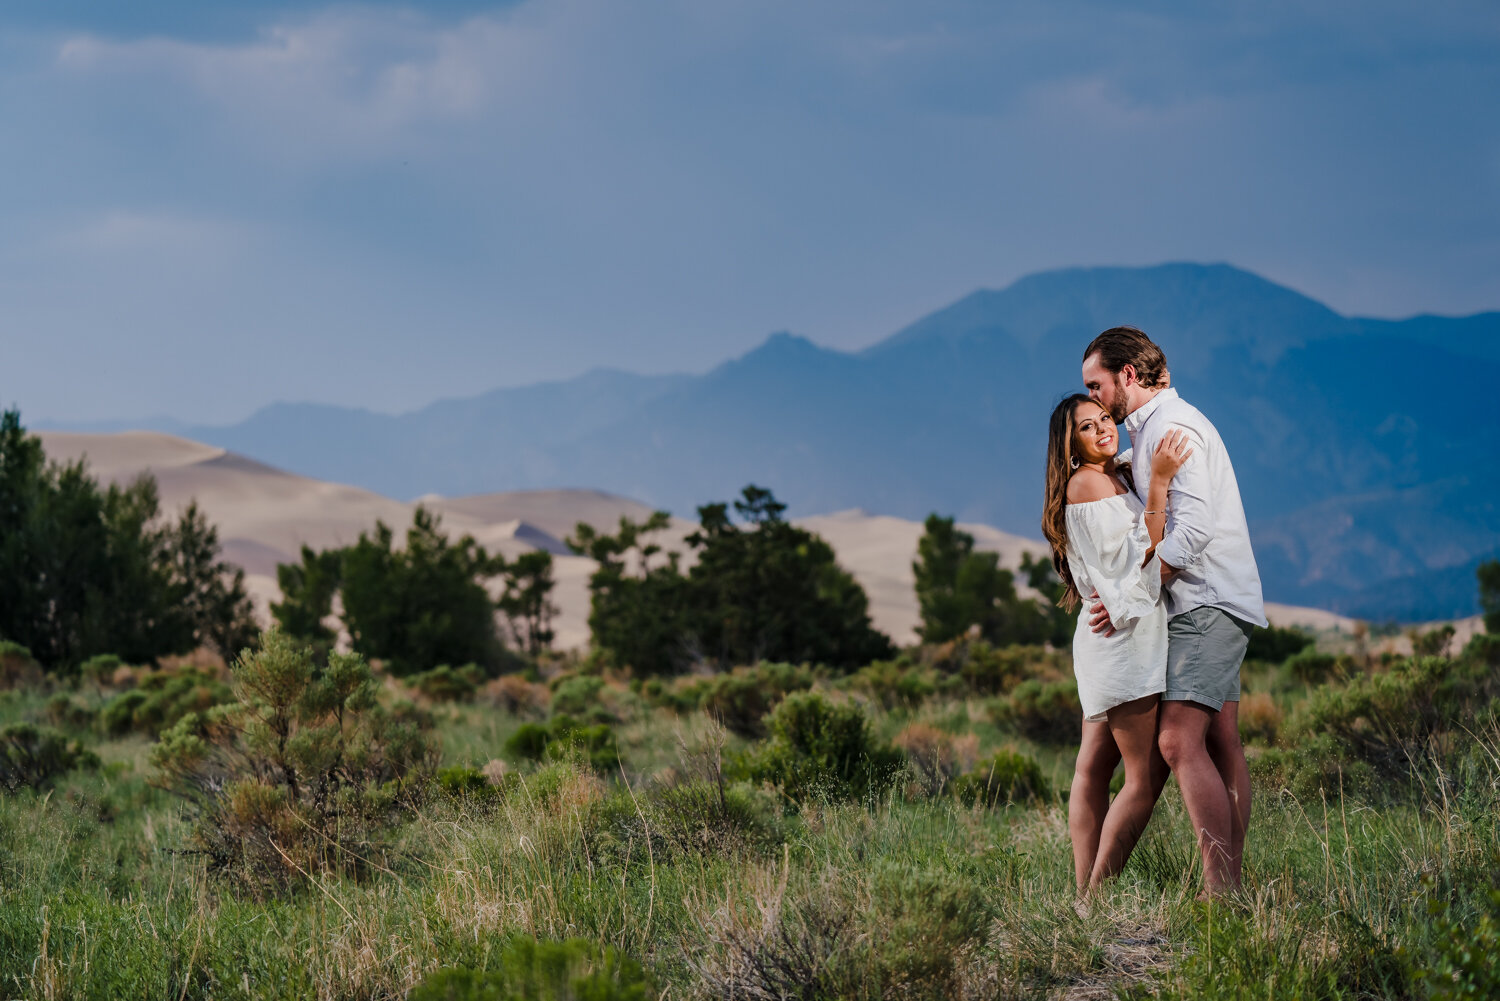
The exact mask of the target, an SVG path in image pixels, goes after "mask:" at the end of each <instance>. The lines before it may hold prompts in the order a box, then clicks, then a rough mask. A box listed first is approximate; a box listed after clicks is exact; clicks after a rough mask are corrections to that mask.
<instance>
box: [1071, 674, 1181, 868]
mask: <svg viewBox="0 0 1500 1001" xmlns="http://www.w3.org/2000/svg"><path fill="white" fill-rule="evenodd" d="M1160 701H1161V696H1159V695H1148V696H1146V697H1145V698H1143V699H1134V700H1132V701H1130V702H1126V703H1125V704H1124V705H1119V706H1115V707H1114V708H1113V709H1111V710H1110V711H1109V720H1108V725H1109V732H1110V735H1111V736H1112V737H1114V741H1115V745H1116V746H1117V747H1118V748H1119V749H1120V754H1121V755H1122V756H1123V757H1124V759H1125V786H1124V788H1122V789H1121V790H1120V792H1119V794H1118V795H1116V796H1115V799H1114V802H1113V803H1111V804H1110V805H1109V812H1108V813H1106V814H1105V817H1104V826H1103V828H1102V830H1101V831H1100V835H1099V851H1098V854H1097V855H1096V856H1095V859H1094V868H1093V870H1092V871H1091V872H1090V873H1089V889H1093V888H1094V887H1097V886H1098V885H1099V884H1100V883H1102V882H1104V881H1105V880H1106V879H1109V878H1111V877H1113V876H1115V875H1118V874H1119V872H1120V870H1121V869H1123V868H1125V860H1126V859H1128V858H1130V853H1131V851H1132V850H1133V849H1134V848H1135V844H1136V842H1137V841H1139V840H1140V838H1141V834H1142V832H1144V831H1145V830H1146V825H1147V824H1148V823H1150V821H1151V812H1152V810H1154V809H1155V808H1156V800H1157V797H1158V796H1160V795H1161V790H1162V786H1163V785H1164V784H1165V783H1166V775H1167V771H1166V764H1165V762H1164V761H1163V760H1162V757H1161V752H1160V751H1158V750H1157V747H1156V712H1157V706H1158V704H1159V703H1160Z"/></svg>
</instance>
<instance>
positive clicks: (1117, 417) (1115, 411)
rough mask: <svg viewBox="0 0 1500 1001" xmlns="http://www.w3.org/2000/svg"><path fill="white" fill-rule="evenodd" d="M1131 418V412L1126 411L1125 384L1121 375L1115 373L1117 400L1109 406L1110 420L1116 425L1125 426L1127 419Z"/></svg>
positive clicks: (1112, 401)
mask: <svg viewBox="0 0 1500 1001" xmlns="http://www.w3.org/2000/svg"><path fill="white" fill-rule="evenodd" d="M1129 416H1130V411H1129V410H1126V409H1125V384H1124V382H1123V381H1122V380H1121V379H1120V373H1118V372H1116V373H1115V398H1114V399H1113V400H1111V401H1110V404H1109V419H1110V420H1112V421H1114V422H1115V423H1116V424H1124V423H1125V418H1127V417H1129Z"/></svg>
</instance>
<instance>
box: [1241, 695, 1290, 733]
mask: <svg viewBox="0 0 1500 1001" xmlns="http://www.w3.org/2000/svg"><path fill="white" fill-rule="evenodd" d="M1239 719H1240V736H1241V737H1242V738H1243V739H1244V740H1246V741H1254V742H1257V743H1261V744H1267V745H1270V744H1274V743H1276V734H1277V732H1278V731H1280V729H1281V707H1280V706H1278V705H1277V704H1276V700H1275V699H1273V698H1271V696H1270V695H1269V694H1268V693H1266V692H1246V693H1244V694H1243V695H1241V696H1240V709H1239Z"/></svg>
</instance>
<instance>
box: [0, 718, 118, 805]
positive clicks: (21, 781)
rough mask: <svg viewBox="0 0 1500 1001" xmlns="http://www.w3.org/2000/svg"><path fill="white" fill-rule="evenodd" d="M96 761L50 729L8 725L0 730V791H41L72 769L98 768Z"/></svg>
mask: <svg viewBox="0 0 1500 1001" xmlns="http://www.w3.org/2000/svg"><path fill="white" fill-rule="evenodd" d="M97 767H99V758H98V756H96V755H95V754H94V753H93V752H92V751H88V750H85V749H84V748H83V746H82V745H81V744H79V742H78V741H76V740H69V739H68V738H67V737H66V736H64V735H63V734H61V733H58V732H57V731H56V730H54V729H52V728H51V727H39V726H36V725H35V724H32V723H11V724H9V725H7V726H5V727H0V788H3V789H4V790H5V791H6V792H15V791H17V790H18V789H42V788H45V787H46V786H49V785H51V784H52V782H53V780H54V779H56V778H57V777H58V776H60V775H63V774H65V773H66V772H70V771H72V770H73V769H75V768H97Z"/></svg>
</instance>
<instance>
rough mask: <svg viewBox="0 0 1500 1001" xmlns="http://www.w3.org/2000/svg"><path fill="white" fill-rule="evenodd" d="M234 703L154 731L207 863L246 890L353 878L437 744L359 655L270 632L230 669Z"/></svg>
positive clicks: (415, 791) (166, 778)
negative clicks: (381, 689)
mask: <svg viewBox="0 0 1500 1001" xmlns="http://www.w3.org/2000/svg"><path fill="white" fill-rule="evenodd" d="M231 674H232V679H233V694H234V696H235V697H236V699H237V701H236V702H234V703H233V704H230V705H223V706H216V707H214V708H212V709H210V710H209V711H208V712H207V713H205V714H203V715H202V716H199V715H198V714H196V713H189V714H188V715H186V716H184V717H183V718H182V719H180V720H179V721H178V722H177V723H176V725H174V726H173V727H172V728H171V729H169V730H168V731H167V732H165V733H164V734H163V735H162V739H161V742H160V743H158V744H157V745H156V747H155V748H153V749H152V754H151V760H152V763H153V764H155V765H156V766H157V767H158V768H159V769H160V775H159V781H160V783H161V784H163V785H165V786H167V787H168V788H171V789H173V790H174V791H177V792H179V793H181V794H183V795H185V796H187V797H189V798H191V799H192V800H193V801H194V802H196V803H197V804H199V806H200V808H201V816H200V818H199V821H198V824H197V826H196V829H195V832H194V841H195V842H196V847H197V849H198V850H199V851H201V852H202V853H203V854H204V855H206V856H207V858H208V862H209V870H210V872H211V873H213V874H214V875H216V876H219V877H222V878H225V879H226V880H228V881H229V882H230V883H231V884H232V885H233V886H234V887H235V888H237V889H240V890H244V891H247V892H249V893H251V894H252V895H254V896H258V897H259V896H264V895H267V894H273V895H274V894H277V893H281V892H284V891H286V890H289V889H291V888H292V886H294V885H295V884H296V883H298V882H300V881H301V880H302V879H304V878H306V877H308V876H310V875H311V874H313V873H316V872H321V871H333V872H341V873H345V874H347V875H351V876H355V877H358V876H362V875H363V874H364V872H365V871H366V869H367V868H368V867H369V866H370V864H371V859H372V856H374V855H376V854H378V846H372V845H371V844H370V843H369V839H370V836H371V835H372V834H373V833H374V830H375V828H376V827H377V826H378V825H379V824H380V822H381V821H382V820H383V819H384V818H385V816H386V815H387V814H388V813H389V812H390V811H391V810H392V809H393V808H397V807H400V806H403V805H405V806H410V805H414V804H415V801H416V798H417V796H418V795H419V794H420V791H421V788H422V782H421V779H422V778H423V777H424V776H425V775H427V774H429V773H430V771H431V768H432V765H433V759H434V756H435V752H434V751H433V749H432V747H431V745H430V744H429V743H428V741H427V740H426V738H425V737H424V736H423V735H422V734H420V733H419V732H418V730H417V728H416V727H415V726H414V725H413V724H412V723H411V722H408V721H401V720H399V719H398V718H397V717H396V716H395V715H394V714H391V713H387V712H385V711H384V710H382V708H381V707H380V706H379V705H378V704H377V702H376V699H375V696H376V692H377V690H378V686H377V684H376V682H375V679H374V677H373V675H372V674H371V672H370V668H369V666H368V665H367V664H366V663H365V661H364V658H362V657H361V656H359V655H358V654H331V655H330V656H329V658H328V663H327V666H326V667H324V668H321V669H319V668H317V667H315V666H314V664H313V654H312V650H311V649H310V648H308V647H303V646H299V645H298V644H297V643H296V642H295V641H293V640H292V639H291V638H289V637H287V636H286V635H285V634H283V633H281V632H280V631H279V630H271V631H270V632H267V633H266V634H265V635H264V637H263V640H262V644H261V647H260V649H259V650H256V651H246V653H245V654H243V655H241V657H240V658H239V660H238V661H236V662H235V664H234V667H233V668H232V669H231Z"/></svg>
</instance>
